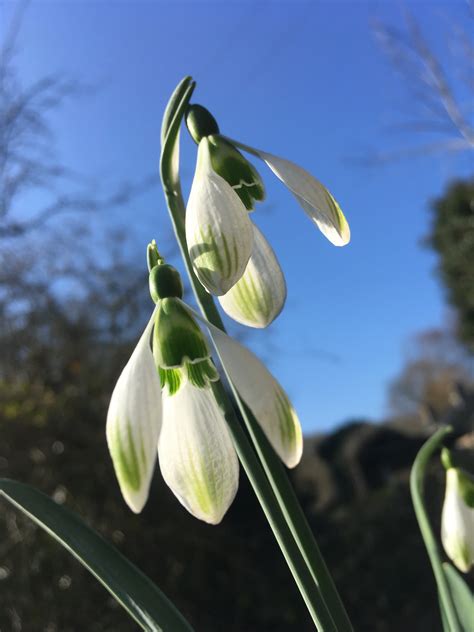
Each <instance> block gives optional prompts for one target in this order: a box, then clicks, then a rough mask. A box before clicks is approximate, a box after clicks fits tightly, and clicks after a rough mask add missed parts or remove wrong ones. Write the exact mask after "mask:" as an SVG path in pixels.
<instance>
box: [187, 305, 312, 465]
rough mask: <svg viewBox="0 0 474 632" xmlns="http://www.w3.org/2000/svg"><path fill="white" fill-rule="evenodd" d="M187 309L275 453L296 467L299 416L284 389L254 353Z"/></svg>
mask: <svg viewBox="0 0 474 632" xmlns="http://www.w3.org/2000/svg"><path fill="white" fill-rule="evenodd" d="M183 305H185V303H183ZM186 307H187V309H188V310H189V312H190V313H191V314H193V315H194V316H195V318H197V319H198V320H200V321H201V322H203V323H204V324H205V325H206V326H207V327H208V328H209V330H210V331H211V333H212V339H213V342H214V345H215V347H216V349H217V351H218V353H219V356H220V358H221V361H222V364H223V366H224V367H225V370H226V373H227V375H228V377H229V379H230V380H231V381H232V383H233V384H234V386H235V387H236V389H237V391H238V393H239V395H240V396H241V397H242V399H243V400H244V402H245V403H246V404H247V406H248V407H249V408H250V410H251V411H252V413H253V414H254V416H255V418H256V420H257V421H258V423H259V424H260V426H261V428H262V430H263V431H264V432H265V434H266V436H267V438H268V440H269V441H270V443H271V444H272V446H273V449H274V450H275V452H276V453H277V454H278V456H279V457H280V458H281V460H282V461H283V462H284V463H285V465H286V466H287V467H290V468H292V467H295V466H296V465H298V463H299V462H300V460H301V455H302V452H303V435H302V432H301V425H300V422H299V419H298V416H297V414H296V412H295V410H294V408H293V406H292V405H291V402H290V400H289V399H288V396H287V394H286V393H285V391H284V390H283V388H282V387H281V386H280V384H279V383H278V382H277V380H276V379H275V378H274V377H273V375H272V374H271V373H270V371H269V370H268V369H267V368H266V367H265V365H264V364H263V362H261V361H260V360H259V359H258V358H257V357H256V356H255V355H254V354H253V353H251V352H250V351H249V350H248V349H246V348H245V347H244V346H243V345H241V344H240V343H238V342H237V341H236V340H233V339H232V338H231V337H230V336H228V335H227V334H225V333H224V332H223V331H221V330H220V329H218V328H217V327H215V326H214V325H212V324H211V323H210V322H208V321H207V320H206V319H205V318H203V317H202V316H200V315H199V314H198V313H197V312H195V311H194V310H193V309H191V308H190V307H189V306H186Z"/></svg>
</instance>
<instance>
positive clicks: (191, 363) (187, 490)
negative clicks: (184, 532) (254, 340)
mask: <svg viewBox="0 0 474 632" xmlns="http://www.w3.org/2000/svg"><path fill="white" fill-rule="evenodd" d="M149 261H151V263H152V264H153V267H152V268H151V271H150V291H151V295H152V297H153V298H154V300H155V302H156V308H155V310H154V312H153V314H152V316H151V318H150V321H149V323H148V325H147V326H146V328H145V331H144V332H143V335H142V336H141V338H140V340H139V342H138V345H137V347H136V348H135V350H134V352H133V354H132V356H131V358H130V360H129V361H128V363H127V365H126V366H125V368H124V369H123V371H122V374H121V375H120V377H119V379H118V382H117V384H116V386H115V389H114V391H113V394H112V398H111V402H110V406H109V411H108V415H107V441H108V445H109V450H110V454H111V456H112V460H113V464H114V468H115V472H116V475H117V478H118V481H119V484H120V488H121V491H122V494H123V496H124V498H125V500H126V502H127V504H128V505H129V507H130V508H131V509H132V510H133V511H134V512H136V513H138V512H140V511H141V510H142V508H143V506H144V504H145V502H146V500H147V498H148V492H149V487H150V482H151V478H152V474H153V470H154V467H155V462H156V459H157V455H158V460H159V465H160V469H161V473H162V475H163V478H164V480H165V482H166V483H167V485H168V486H169V487H170V489H171V490H172V491H173V493H174V494H175V496H176V497H177V498H178V500H179V501H180V502H181V503H182V504H183V505H184V507H186V509H187V510H188V511H189V512H190V513H192V514H193V515H194V516H196V517H197V518H200V519H201V520H204V521H206V522H208V523H211V524H217V523H218V522H220V521H221V519H222V517H223V516H224V514H225V512H226V511H227V509H228V507H229V506H230V504H231V503H232V500H233V498H234V496H235V494H236V491H237V487H238V479H239V465H238V459H237V455H236V452H235V448H234V446H233V442H232V438H231V436H230V433H229V429H228V426H227V423H226V421H225V418H224V413H223V411H222V408H221V406H220V403H219V399H218V397H216V391H215V383H217V382H218V380H219V375H218V373H217V370H216V367H215V365H214V363H213V361H212V359H211V356H210V352H209V348H208V345H207V342H206V339H205V337H204V335H203V332H202V331H201V329H200V327H199V325H198V324H197V322H196V319H195V317H194V315H193V312H192V310H191V309H190V308H189V307H188V306H187V305H186V304H185V303H184V302H183V301H182V300H181V298H182V285H181V280H180V277H179V274H178V272H177V271H176V270H175V269H174V268H173V267H172V266H169V265H166V264H165V263H164V262H163V260H162V259H161V258H160V257H159V256H158V255H157V251H156V248H155V247H154V246H152V247H151V248H150V250H149ZM214 339H215V341H216V345H217V348H218V351H219V354H220V357H221V358H222V360H223V362H224V364H225V366H226V368H227V371H228V373H229V375H230V378H231V380H232V382H233V383H234V385H235V387H236V388H237V390H238V392H239V395H240V396H241V397H242V399H243V401H244V402H245V403H246V404H247V406H248V407H249V409H250V410H251V411H252V413H253V414H254V416H255V418H256V419H257V421H258V422H259V424H260V426H261V427H262V429H263V431H264V432H265V434H266V436H267V438H268V439H269V441H270V443H271V444H272V446H273V448H274V449H275V451H276V452H277V454H278V455H279V456H280V457H281V459H282V460H283V461H284V463H285V464H286V465H287V466H288V467H294V466H295V465H296V464H297V463H298V462H299V460H300V458H301V452H302V434H301V427H300V424H299V421H298V417H297V415H296V413H295V411H294V410H293V407H292V406H291V403H290V402H289V400H288V397H287V395H286V393H285V392H284V391H283V389H282V388H281V386H280V385H279V384H278V382H277V381H276V380H275V378H274V377H273V376H272V375H271V374H270V373H269V371H268V370H267V369H266V368H265V366H264V365H263V364H262V363H261V362H260V360H258V359H257V358H256V356H254V355H253V354H252V353H251V352H250V351H248V349H246V348H245V347H243V346H242V345H240V344H239V343H237V342H236V341H234V340H232V339H231V338H230V337H228V336H227V335H226V334H224V333H223V332H221V331H220V330H216V331H215V332H214Z"/></svg>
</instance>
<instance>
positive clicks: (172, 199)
mask: <svg viewBox="0 0 474 632" xmlns="http://www.w3.org/2000/svg"><path fill="white" fill-rule="evenodd" d="M184 82H187V87H186V86H185V87H184V89H183V83H184ZM184 82H182V83H181V84H180V85H179V86H178V88H177V90H179V91H181V93H182V95H183V96H182V98H181V102H180V104H179V106H177V107H176V111H175V115H174V116H171V117H170V115H169V108H168V109H167V115H168V120H170V121H171V122H170V123H169V129H168V131H167V132H166V129H165V130H164V134H163V137H164V144H163V149H162V157H161V163H160V169H161V179H162V182H163V188H164V191H165V196H166V200H167V204H168V209H169V212H170V216H171V220H172V223H173V227H174V231H175V235H176V238H177V241H178V244H179V246H180V249H181V254H182V256H183V260H184V262H185V265H186V269H187V272H188V275H189V278H190V280H191V284H192V286H193V290H194V293H195V296H196V299H197V301H198V303H199V306H200V308H201V310H202V312H203V314H204V315H205V316H206V318H207V319H208V320H209V321H210V322H212V323H213V324H214V325H215V326H216V327H219V328H220V329H222V330H224V326H223V323H222V320H221V318H220V315H219V312H218V311H217V308H216V306H215V304H214V301H213V299H212V297H211V296H210V295H209V294H207V292H206V291H205V290H204V288H203V287H202V285H201V284H200V283H199V281H198V280H197V278H196V276H195V274H194V271H193V268H192V264H191V261H190V258H189V254H188V250H187V246H186V237H185V223H184V217H185V206H184V201H183V197H182V194H181V187H180V182H179V174H178V172H177V165H173V152H174V150H175V143H176V142H177V138H178V132H179V127H180V123H181V120H182V117H183V115H184V111H185V108H186V107H187V104H188V102H189V99H190V97H191V94H192V91H193V89H194V84H193V83H192V82H191V80H190V79H185V80H184ZM172 99H173V97H172ZM173 168H175V169H176V171H173ZM214 388H215V393H216V397H217V399H218V401H219V403H220V405H221V407H222V408H223V410H224V413H225V417H226V420H227V423H228V425H229V429H230V431H231V434H232V437H233V439H234V443H235V447H236V450H237V453H238V455H239V458H240V460H241V462H242V465H243V467H244V469H245V471H246V473H247V476H248V477H249V480H250V482H251V484H252V486H253V488H254V491H255V493H256V495H257V498H258V500H259V502H260V504H261V506H262V509H263V511H264V513H265V515H266V517H267V519H268V522H269V524H270V526H271V528H272V530H273V532H274V534H275V537H276V539H277V541H278V544H279V546H280V548H281V550H282V552H283V555H284V557H285V559H286V561H287V563H288V566H289V567H290V570H291V572H292V574H293V576H294V578H295V581H296V583H297V586H298V588H299V590H300V592H301V594H302V596H303V598H304V600H305V603H306V606H307V608H308V610H309V612H310V614H311V616H312V618H313V621H314V622H315V624H316V625H317V627H318V628H319V629H320V630H321V631H322V632H337V630H338V629H337V627H336V626H335V624H334V621H333V619H332V617H331V614H330V613H329V611H328V609H327V606H326V604H325V601H324V599H323V598H322V596H321V593H320V591H319V589H318V586H317V583H316V582H315V581H314V579H313V577H312V574H311V573H310V572H309V569H308V567H307V565H306V562H305V559H304V558H303V557H302V555H301V552H300V550H299V548H298V546H297V545H296V543H295V540H294V539H293V536H292V533H291V531H290V529H289V528H288V525H287V524H286V522H285V520H284V519H283V517H282V515H281V511H280V507H279V504H278V502H277V500H276V498H275V495H274V493H273V491H272V488H271V486H270V484H269V482H268V479H267V478H266V476H265V473H264V471H263V469H262V467H261V464H260V463H259V461H258V459H257V457H256V455H255V452H254V450H253V449H252V446H251V445H250V443H249V441H248V439H247V437H246V435H245V433H244V431H243V429H242V427H241V425H240V423H239V421H238V419H237V416H236V414H235V411H234V408H233V407H232V405H231V403H230V402H229V399H228V396H227V394H226V392H225V390H224V388H223V386H222V384H220V383H219V384H218V385H215V387H214Z"/></svg>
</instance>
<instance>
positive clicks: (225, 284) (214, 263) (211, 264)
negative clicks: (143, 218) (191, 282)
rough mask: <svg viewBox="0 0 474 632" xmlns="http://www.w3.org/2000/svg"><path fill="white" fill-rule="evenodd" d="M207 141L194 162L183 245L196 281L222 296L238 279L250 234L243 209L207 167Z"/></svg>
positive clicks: (250, 242) (248, 249)
mask: <svg viewBox="0 0 474 632" xmlns="http://www.w3.org/2000/svg"><path fill="white" fill-rule="evenodd" d="M208 142H209V141H208V140H207V139H206V138H204V139H203V140H202V141H201V142H200V143H199V149H198V162H197V167H196V173H195V176H194V180H193V184H192V188H191V193H190V196H189V201H188V206H187V209H186V241H187V244H188V250H189V256H190V258H191V261H192V264H193V266H194V270H195V272H196V275H197V277H198V278H199V280H200V281H201V283H202V284H203V285H204V287H205V288H206V289H207V290H208V291H209V292H211V293H212V294H216V295H218V296H219V295H222V294H225V293H226V292H228V291H229V290H230V288H231V287H232V286H233V285H234V284H235V283H236V282H237V281H238V280H239V279H240V277H241V276H242V274H243V273H244V270H245V267H246V266H247V263H248V260H249V258H250V255H251V253H252V246H253V230H252V224H251V221H250V219H249V217H248V213H247V211H246V209H245V206H244V205H243V203H242V202H241V200H240V198H239V196H238V195H237V193H236V192H235V191H234V190H233V188H232V187H231V186H230V185H229V184H228V183H227V182H226V180H224V178H222V177H221V176H220V175H218V174H217V173H216V172H215V171H214V170H213V169H212V166H211V161H210V155H209V147H208Z"/></svg>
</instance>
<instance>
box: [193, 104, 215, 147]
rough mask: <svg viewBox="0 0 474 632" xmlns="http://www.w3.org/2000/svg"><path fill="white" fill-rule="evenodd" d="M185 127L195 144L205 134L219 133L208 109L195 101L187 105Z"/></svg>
mask: <svg viewBox="0 0 474 632" xmlns="http://www.w3.org/2000/svg"><path fill="white" fill-rule="evenodd" d="M186 127H187V128H188V131H189V133H190V134H191V136H192V138H193V140H194V142H195V143H196V144H197V145H199V143H200V141H201V140H202V139H203V138H204V137H205V136H211V135H212V134H218V133H219V126H218V125H217V121H216V119H215V118H214V117H213V116H212V114H211V113H210V112H209V110H207V109H206V108H205V107H203V106H202V105H198V104H197V103H193V104H192V105H190V106H189V107H188V111H187V113H186Z"/></svg>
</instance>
